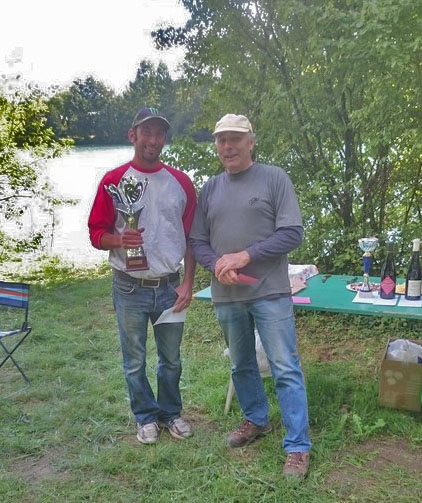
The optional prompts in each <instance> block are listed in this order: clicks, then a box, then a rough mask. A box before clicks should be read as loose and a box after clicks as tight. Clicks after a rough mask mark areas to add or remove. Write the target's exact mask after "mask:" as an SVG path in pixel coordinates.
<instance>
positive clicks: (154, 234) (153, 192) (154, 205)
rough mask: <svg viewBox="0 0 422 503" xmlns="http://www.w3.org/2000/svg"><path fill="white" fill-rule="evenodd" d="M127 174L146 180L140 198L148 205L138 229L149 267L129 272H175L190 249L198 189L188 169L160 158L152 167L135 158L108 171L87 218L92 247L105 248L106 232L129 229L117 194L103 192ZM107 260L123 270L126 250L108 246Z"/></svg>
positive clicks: (144, 274)
mask: <svg viewBox="0 0 422 503" xmlns="http://www.w3.org/2000/svg"><path fill="white" fill-rule="evenodd" d="M123 177H126V178H127V177H134V178H136V179H137V180H138V181H140V182H144V180H145V178H148V186H147V188H146V190H145V193H144V195H143V197H142V199H141V201H142V205H143V206H144V208H143V210H142V212H141V215H140V217H139V221H138V228H141V227H144V229H145V230H144V231H143V233H142V237H143V241H144V242H143V244H142V246H143V248H144V251H145V254H146V256H147V260H148V266H149V269H148V270H146V271H127V274H130V275H131V276H133V277H135V278H146V279H150V278H160V277H162V276H167V275H168V274H171V273H175V272H177V271H178V270H179V268H180V266H181V261H182V259H183V257H184V255H185V252H186V238H187V236H188V235H189V231H190V228H191V225H192V221H193V216H194V212H195V207H196V193H195V189H194V187H193V184H192V182H191V180H190V178H189V177H188V176H187V175H186V173H183V172H182V171H179V170H177V169H174V168H172V167H170V166H167V165H166V164H164V163H162V162H160V163H159V164H158V165H157V167H156V168H155V169H153V170H145V169H142V168H141V167H139V166H136V165H135V164H134V162H133V161H131V162H128V163H126V164H124V165H123V166H120V167H118V168H116V169H113V170H112V171H109V172H108V173H106V174H105V175H104V177H103V179H102V180H101V182H100V185H99V187H98V191H97V195H96V197H95V199H94V203H93V205H92V209H91V214H90V216H89V220H88V227H89V236H90V239H91V243H92V245H93V246H94V247H95V248H98V249H100V250H101V249H102V247H101V238H102V236H103V234H104V233H106V232H108V233H110V234H121V233H123V231H124V229H125V227H126V224H125V221H124V219H123V217H122V215H121V214H120V213H119V212H117V211H116V210H115V209H114V203H113V198H112V197H111V196H110V195H109V194H108V192H107V191H106V190H105V187H108V186H109V185H110V184H114V185H116V186H119V182H120V180H121V179H122V178H123ZM109 262H110V265H111V267H113V268H114V269H117V270H119V271H125V269H126V250H124V249H123V248H113V249H112V250H109ZM125 272H126V271H125Z"/></svg>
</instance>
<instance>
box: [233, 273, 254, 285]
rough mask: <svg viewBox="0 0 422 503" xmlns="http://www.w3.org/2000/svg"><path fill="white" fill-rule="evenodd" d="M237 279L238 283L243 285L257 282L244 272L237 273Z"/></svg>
mask: <svg viewBox="0 0 422 503" xmlns="http://www.w3.org/2000/svg"><path fill="white" fill-rule="evenodd" d="M237 279H238V280H239V283H243V284H244V285H254V284H255V283H258V280H257V279H256V278H253V277H252V276H247V275H246V274H242V273H239V274H238V275H237Z"/></svg>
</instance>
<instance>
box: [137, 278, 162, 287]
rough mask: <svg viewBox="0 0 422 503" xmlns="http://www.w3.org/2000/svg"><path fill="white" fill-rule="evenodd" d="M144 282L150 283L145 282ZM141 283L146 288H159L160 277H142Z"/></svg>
mask: <svg viewBox="0 0 422 503" xmlns="http://www.w3.org/2000/svg"><path fill="white" fill-rule="evenodd" d="M144 282H145V283H149V284H144ZM141 285H142V286H143V287H146V288H158V287H159V286H160V278H155V279H142V283H141Z"/></svg>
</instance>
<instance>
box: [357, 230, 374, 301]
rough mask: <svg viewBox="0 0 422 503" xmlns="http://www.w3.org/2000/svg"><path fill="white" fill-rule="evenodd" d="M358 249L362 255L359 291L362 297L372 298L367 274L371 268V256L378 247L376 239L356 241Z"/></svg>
mask: <svg viewBox="0 0 422 503" xmlns="http://www.w3.org/2000/svg"><path fill="white" fill-rule="evenodd" d="M358 243H359V248H360V249H361V250H362V251H363V252H364V253H363V283H362V286H361V287H360V290H359V295H361V296H362V297H365V296H368V297H370V296H372V287H371V285H370V284H369V274H370V272H371V266H372V254H371V252H373V251H374V250H375V248H376V247H377V246H378V238H361V239H359V240H358Z"/></svg>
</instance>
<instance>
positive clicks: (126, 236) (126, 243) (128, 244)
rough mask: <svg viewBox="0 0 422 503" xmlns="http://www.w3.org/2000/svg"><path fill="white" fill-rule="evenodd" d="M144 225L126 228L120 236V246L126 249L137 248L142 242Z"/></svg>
mask: <svg viewBox="0 0 422 503" xmlns="http://www.w3.org/2000/svg"><path fill="white" fill-rule="evenodd" d="M144 230H145V229H144V227H141V228H140V229H126V230H125V231H124V232H123V234H122V235H121V236H120V247H121V248H124V249H125V250H128V249H130V248H139V247H140V246H141V245H142V243H143V242H144V240H143V238H142V233H143V232H144Z"/></svg>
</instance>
